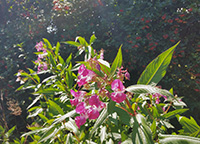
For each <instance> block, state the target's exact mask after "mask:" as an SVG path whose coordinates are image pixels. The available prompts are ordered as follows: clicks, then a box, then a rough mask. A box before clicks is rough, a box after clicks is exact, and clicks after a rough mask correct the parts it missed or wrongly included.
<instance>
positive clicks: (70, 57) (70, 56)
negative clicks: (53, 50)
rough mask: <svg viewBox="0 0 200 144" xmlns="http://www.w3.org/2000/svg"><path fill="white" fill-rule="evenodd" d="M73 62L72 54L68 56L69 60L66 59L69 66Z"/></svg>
mask: <svg viewBox="0 0 200 144" xmlns="http://www.w3.org/2000/svg"><path fill="white" fill-rule="evenodd" d="M71 60H72V54H70V55H69V56H68V58H67V59H66V63H67V64H69V63H70V61H71Z"/></svg>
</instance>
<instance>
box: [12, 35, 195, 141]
mask: <svg viewBox="0 0 200 144" xmlns="http://www.w3.org/2000/svg"><path fill="white" fill-rule="evenodd" d="M95 39H96V37H95V35H92V36H91V38H90V41H89V42H87V41H86V40H85V39H84V38H83V37H77V38H76V40H75V41H66V42H64V43H65V44H69V45H73V46H75V47H77V48H78V51H77V53H76V55H75V57H73V54H70V55H69V56H68V58H67V59H66V60H64V59H63V58H62V57H61V55H60V53H59V50H60V47H61V44H60V43H59V42H58V43H57V45H56V46H52V45H51V43H50V42H49V41H48V40H47V39H43V41H41V42H39V43H38V44H37V45H36V46H35V47H36V49H37V52H36V53H35V54H36V55H37V57H38V58H37V60H36V61H34V64H35V66H36V67H37V70H36V71H34V70H33V69H31V68H28V69H27V70H28V72H27V71H24V70H20V71H19V72H18V73H17V74H16V75H17V77H18V78H17V81H20V83H21V84H22V86H21V87H19V88H18V89H17V90H20V89H24V90H25V89H31V90H32V94H33V95H35V99H34V100H33V102H32V103H31V104H30V105H29V106H28V108H27V109H28V112H29V116H28V118H31V119H32V120H33V123H32V125H31V126H28V129H30V131H29V132H27V133H25V134H23V135H22V137H24V136H30V137H31V138H32V143H107V142H110V143H155V142H161V143H170V142H171V140H172V139H173V142H176V143H182V142H183V141H184V142H188V143H191V142H198V141H199V139H198V138H194V137H189V136H179V135H173V136H172V135H165V133H167V129H168V128H174V127H173V125H172V124H171V123H170V122H169V119H171V118H173V117H175V116H176V115H177V114H182V113H183V112H185V111H187V110H188V109H185V108H183V107H184V106H186V105H185V103H184V102H182V101H181V98H180V97H178V96H174V94H173V89H171V90H169V91H168V90H165V89H161V88H160V87H158V86H156V85H157V84H158V82H159V81H160V80H161V79H162V78H163V77H164V75H165V74H166V69H167V66H168V65H169V63H170V61H171V58H172V54H173V52H174V50H175V47H176V46H177V45H178V44H179V42H178V43H177V44H176V45H174V46H173V47H171V48H169V49H168V50H166V51H165V52H163V53H162V54H160V55H159V56H158V57H156V58H155V59H154V60H153V61H152V62H151V63H150V64H149V65H148V66H147V67H146V69H145V71H144V72H143V73H142V74H141V76H140V78H139V80H138V82H137V84H135V85H131V86H128V87H127V88H125V86H124V83H125V82H126V81H127V80H129V79H130V74H129V73H128V71H127V70H125V69H124V68H123V66H122V64H123V59H122V50H121V47H122V46H120V48H119V50H118V53H117V56H116V57H115V59H114V61H113V63H111V64H110V63H108V62H107V61H106V60H104V51H103V50H101V51H100V52H97V51H96V50H95V49H93V47H92V44H93V42H94V41H95ZM81 55H83V56H84V57H81ZM79 56H80V57H81V58H84V60H83V61H77V62H76V64H75V65H73V62H72V60H73V58H76V57H79ZM195 136H198V135H195Z"/></svg>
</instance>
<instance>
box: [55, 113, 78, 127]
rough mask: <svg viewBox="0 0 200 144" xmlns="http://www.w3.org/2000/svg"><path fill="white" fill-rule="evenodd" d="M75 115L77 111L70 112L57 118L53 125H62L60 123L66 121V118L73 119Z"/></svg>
mask: <svg viewBox="0 0 200 144" xmlns="http://www.w3.org/2000/svg"><path fill="white" fill-rule="evenodd" d="M75 114H76V111H75V110H72V111H70V112H68V113H66V114H64V115H62V116H61V117H59V118H56V119H55V120H54V122H53V124H52V125H55V124H57V123H60V122H62V121H64V120H65V119H66V118H69V117H72V116H74V115H75Z"/></svg>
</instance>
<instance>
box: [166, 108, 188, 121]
mask: <svg viewBox="0 0 200 144" xmlns="http://www.w3.org/2000/svg"><path fill="white" fill-rule="evenodd" d="M188 110H189V109H177V110H173V111H170V112H168V113H166V114H164V115H163V117H165V118H167V119H171V118H173V117H175V116H176V115H177V114H182V113H184V112H186V111H188Z"/></svg>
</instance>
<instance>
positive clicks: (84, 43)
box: [76, 36, 88, 47]
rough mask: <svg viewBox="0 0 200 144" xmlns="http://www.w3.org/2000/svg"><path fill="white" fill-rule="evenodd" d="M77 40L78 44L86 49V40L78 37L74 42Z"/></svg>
mask: <svg viewBox="0 0 200 144" xmlns="http://www.w3.org/2000/svg"><path fill="white" fill-rule="evenodd" d="M77 40H79V42H80V44H81V45H82V46H85V47H88V43H87V42H86V40H85V39H84V38H83V37H81V36H78V37H76V41H77Z"/></svg>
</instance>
